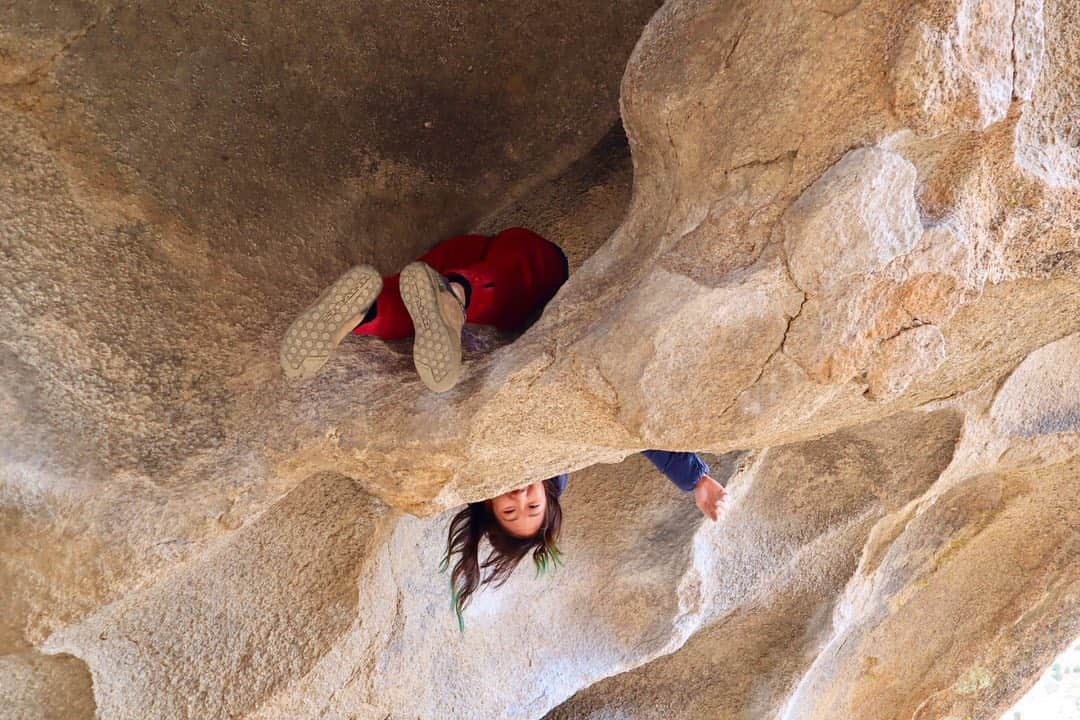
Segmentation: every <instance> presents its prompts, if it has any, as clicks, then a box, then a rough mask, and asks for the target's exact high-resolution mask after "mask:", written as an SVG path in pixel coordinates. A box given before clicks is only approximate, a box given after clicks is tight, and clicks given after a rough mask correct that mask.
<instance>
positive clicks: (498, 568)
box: [441, 478, 562, 630]
mask: <svg viewBox="0 0 1080 720" xmlns="http://www.w3.org/2000/svg"><path fill="white" fill-rule="evenodd" d="M544 494H545V495H547V510H545V511H544V522H543V523H542V524H541V525H540V529H539V530H537V531H536V533H535V534H533V535H532V536H530V537H527V538H519V537H514V536H513V535H511V534H510V533H508V532H507V531H506V530H505V529H504V528H503V526H502V525H500V524H499V521H498V519H497V518H496V517H495V514H494V513H493V512H492V511H491V507H490V506H489V505H488V503H487V501H486V500H481V501H480V502H474V503H469V504H468V505H467V506H466V507H465V509H464V510H462V511H461V512H459V513H458V514H457V515H455V516H454V519H453V520H451V521H450V529H449V531H448V532H447V534H446V555H445V556H444V557H443V560H442V568H441V569H442V570H446V568H447V567H448V566H449V564H450V557H451V556H452V555H453V554H454V553H458V554H459V555H460V556H459V557H458V561H457V562H456V563H454V570H453V572H451V573H450V606H451V608H453V610H454V612H455V613H457V619H458V627H459V628H461V630H464V629H465V621H464V620H463V618H462V614H461V613H462V611H463V610H464V609H465V606H466V605H468V604H469V600H470V599H472V596H473V593H475V592H476V591H477V589H479V587H480V586H481V585H485V584H487V583H491V582H493V583H495V587H501V586H502V584H503V583H505V582H506V581H507V580H508V579H509V578H510V574H511V573H512V572H513V571H514V568H515V567H517V564H518V563H519V562H520V561H521V558H523V557H525V555H526V554H528V552H529V551H530V550H532V556H533V562H534V563H535V564H536V573H537V575H540V574H542V573H544V572H546V571H547V570H548V569H549V568H551V567H554V566H555V565H558V564H559V563H561V562H562V556H561V554H560V552H559V546H558V539H559V531H560V530H561V529H562V508H561V507H560V506H559V491H558V486H557V485H556V484H555V478H548V479H547V480H545V481H544ZM485 536H486V537H487V539H488V543H489V544H490V545H491V552H490V553H488V556H487V558H486V559H485V560H484V561H483V563H481V562H480V557H479V555H480V540H481V539H482V538H484V537H485ZM484 571H487V573H486V575H485V574H484Z"/></svg>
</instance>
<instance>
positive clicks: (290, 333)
mask: <svg viewBox="0 0 1080 720" xmlns="http://www.w3.org/2000/svg"><path fill="white" fill-rule="evenodd" d="M381 290H382V277H380V276H379V273H378V271H377V270H376V269H375V268H373V267H371V266H370V265H357V266H356V267H353V268H350V269H349V270H348V271H346V273H345V274H344V275H342V276H341V277H340V278H338V279H337V281H336V282H335V283H334V284H333V285H331V286H330V287H329V288H327V289H326V290H325V291H324V292H323V294H322V295H320V296H319V299H318V300H316V301H315V303H314V304H312V305H311V306H310V307H308V308H307V309H306V310H304V312H302V313H300V317H298V318H296V320H294V321H293V324H292V325H290V326H289V329H288V330H286V331H285V339H284V340H283V341H282V342H281V368H282V369H283V370H284V371H285V376H286V377H288V378H292V379H299V380H306V379H307V378H310V377H312V376H313V375H315V373H317V372H318V371H319V369H320V368H321V367H322V366H323V365H325V364H326V361H327V360H329V359H330V355H331V353H333V352H334V348H336V347H337V346H338V344H339V343H340V342H341V340H342V338H344V337H345V336H346V335H348V334H349V331H350V330H352V329H353V328H354V327H356V326H357V324H359V323H360V321H361V320H363V319H364V315H365V314H367V311H368V310H369V309H370V308H371V304H372V303H373V302H375V298H377V297H378V296H379V292H380V291H381Z"/></svg>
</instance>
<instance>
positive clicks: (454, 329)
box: [281, 227, 727, 622]
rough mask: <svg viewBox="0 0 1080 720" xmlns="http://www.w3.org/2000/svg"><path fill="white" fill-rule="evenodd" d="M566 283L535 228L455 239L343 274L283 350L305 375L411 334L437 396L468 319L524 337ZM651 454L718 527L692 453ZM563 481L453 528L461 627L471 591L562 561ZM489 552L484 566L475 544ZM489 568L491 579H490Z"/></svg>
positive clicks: (469, 510) (290, 333) (496, 502)
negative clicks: (529, 560) (354, 342)
mask: <svg viewBox="0 0 1080 720" xmlns="http://www.w3.org/2000/svg"><path fill="white" fill-rule="evenodd" d="M568 276H569V265H568V263H567V259H566V255H565V254H564V253H563V251H562V249H561V248H560V247H559V246H558V245H556V244H555V243H553V242H550V241H548V240H546V239H544V238H542V237H540V236H539V235H537V234H536V233H534V232H532V231H531V230H526V229H525V228H521V227H513V228H508V229H506V230H503V231H502V232H500V233H499V234H498V235H496V236H494V237H488V236H486V235H458V236H456V237H452V238H450V239H449V240H445V241H443V242H442V243H440V244H438V245H436V246H435V247H434V248H432V249H431V250H429V251H428V252H427V253H425V254H424V255H422V256H421V257H420V259H419V260H418V261H416V262H414V263H410V264H409V265H408V266H406V267H405V269H404V270H402V271H401V273H400V275H391V276H389V277H385V278H382V277H380V276H379V273H378V271H376V270H375V268H373V267H371V266H370V265H358V266H356V267H353V268H351V269H350V270H348V271H347V272H346V273H345V274H344V275H342V276H341V277H340V278H338V280H337V281H336V282H334V284H333V285H331V286H330V287H329V288H328V289H327V290H326V291H325V292H323V294H322V295H321V296H319V299H318V300H316V301H315V303H314V304H312V305H311V306H310V307H308V308H307V309H306V310H304V312H303V313H301V314H300V316H299V317H298V318H297V319H296V320H295V321H294V322H293V323H292V325H290V326H289V329H288V330H287V331H286V333H285V339H284V341H283V342H282V345H281V366H282V368H283V369H284V371H285V374H286V376H288V377H290V378H300V379H305V378H309V377H311V376H312V375H314V374H315V373H316V372H317V371H318V370H319V369H320V368H321V367H322V366H323V365H324V364H325V363H326V361H327V360H328V359H329V358H330V354H331V353H332V352H333V351H334V348H336V347H337V346H338V344H339V343H340V342H341V341H342V340H343V339H344V338H345V336H346V335H348V334H349V332H350V331H351V332H353V333H355V334H357V335H374V336H376V337H379V338H381V339H383V340H396V339H399V338H404V337H408V336H410V335H413V334H415V340H414V341H413V364H414V365H415V366H416V371H417V373H419V375H420V379H421V380H422V381H423V382H424V384H425V385H426V386H427V387H428V388H430V389H431V390H434V391H435V392H444V391H446V390H449V389H450V388H452V387H454V385H456V384H457V382H458V380H459V379H460V377H461V329H462V327H463V326H464V324H465V323H466V322H469V323H476V324H480V325H494V326H495V327H496V328H498V329H500V330H504V331H514V330H520V329H522V327H523V326H525V325H527V324H528V323H529V321H530V320H532V319H533V318H535V317H536V316H537V315H538V314H539V312H540V311H542V310H543V308H544V306H545V305H546V304H547V302H548V301H549V300H550V299H551V298H552V297H554V296H555V293H556V292H557V291H558V289H559V287H560V286H561V285H562V284H563V283H564V282H566V279H567V277H568ZM644 454H645V456H646V457H648V458H649V460H651V461H652V462H653V464H654V465H656V467H657V468H659V469H660V471H661V472H663V473H664V474H665V475H667V477H668V479H670V480H671V481H672V482H673V483H675V485H676V486H678V487H679V488H680V489H682V490H684V491H686V492H693V493H694V500H695V501H696V503H697V505H698V507H699V508H700V509H701V511H702V512H703V513H705V515H706V516H708V517H709V518H710V519H712V520H714V521H715V520H717V519H719V517H720V515H721V514H722V513H723V510H724V500H725V499H726V497H727V493H726V491H725V490H724V488H723V486H722V485H720V483H718V482H716V481H715V480H714V479H713V478H711V477H709V474H708V473H709V467H708V466H707V465H706V464H705V463H704V462H702V460H701V459H700V458H699V457H698V456H697V455H695V454H694V453H687V452H667V451H664V450H646V451H645V453H644ZM566 481H567V478H566V475H559V476H557V477H554V478H548V479H547V480H542V481H538V482H534V483H532V484H530V485H527V486H525V487H523V488H518V489H517V490H513V491H511V492H508V493H503V494H502V495H499V496H498V497H494V498H491V499H489V500H484V501H481V502H475V503H470V504H469V505H468V506H467V507H465V509H463V510H462V511H461V512H459V513H458V514H457V515H456V516H454V519H453V520H452V521H451V523H450V529H449V533H448V537H447V548H446V555H445V557H444V559H443V562H444V565H448V564H449V562H450V558H451V556H452V555H454V554H458V555H459V557H458V561H457V562H456V563H455V565H454V569H453V572H452V573H451V587H452V589H453V599H454V609H455V610H456V612H457V615H458V620H459V622H460V621H461V612H462V610H463V609H464V607H465V605H466V604H467V603H468V602H469V599H470V598H471V597H472V596H473V594H474V593H475V592H476V590H477V589H478V588H479V587H480V586H481V585H483V584H485V583H490V582H495V583H496V587H498V586H499V585H501V584H502V583H503V582H505V581H506V579H507V578H509V576H510V573H511V572H512V571H513V570H514V568H515V567H516V566H517V564H518V562H519V561H520V560H521V559H522V558H523V557H525V555H526V554H528V553H529V552H530V551H531V552H532V556H533V561H534V562H535V563H536V566H537V568H538V569H539V570H541V571H542V570H544V569H546V568H547V567H548V566H549V565H550V564H551V563H553V562H558V558H559V550H558V544H557V543H558V538H559V530H560V528H561V525H562V509H561V508H560V507H559V496H560V495H561V494H562V491H563V489H564V488H565V487H566ZM485 537H486V538H487V540H488V543H489V545H490V546H491V551H490V553H489V554H488V556H487V558H485V560H484V561H483V562H482V563H481V562H480V559H479V545H480V540H481V539H483V538H485ZM485 571H488V572H487V574H486V575H485V574H484V573H485Z"/></svg>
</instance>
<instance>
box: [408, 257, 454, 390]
mask: <svg viewBox="0 0 1080 720" xmlns="http://www.w3.org/2000/svg"><path fill="white" fill-rule="evenodd" d="M399 288H400V290H401V299H402V301H404V303H405V308H406V309H407V310H408V311H409V315H410V316H411V317H412V321H413V329H414V332H415V339H414V340H413V364H414V365H415V366H416V372H417V373H418V374H419V375H420V379H421V380H422V381H423V382H424V385H426V386H427V387H428V388H429V389H431V390H434V391H435V392H444V391H446V390H449V389H450V388H452V387H454V385H456V384H457V382H458V380H459V379H460V378H461V332H460V331H459V330H456V329H455V328H454V327H453V326H452V325H451V324H450V323H448V322H447V321H446V319H445V318H444V317H443V315H442V313H441V312H440V310H439V293H440V292H450V288H449V287H448V286H447V285H446V280H444V279H443V277H442V276H441V275H439V273H438V272H436V271H435V270H434V269H433V268H431V267H430V266H429V265H427V264H426V263H422V262H414V263H410V264H409V265H408V266H406V267H405V269H404V270H402V271H401V275H400V284H399Z"/></svg>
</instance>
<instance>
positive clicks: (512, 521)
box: [488, 480, 547, 538]
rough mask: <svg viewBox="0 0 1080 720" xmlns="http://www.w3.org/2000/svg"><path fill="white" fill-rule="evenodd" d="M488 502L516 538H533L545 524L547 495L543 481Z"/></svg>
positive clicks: (496, 515)
mask: <svg viewBox="0 0 1080 720" xmlns="http://www.w3.org/2000/svg"><path fill="white" fill-rule="evenodd" d="M488 502H489V503H490V504H491V512H493V513H494V514H495V518H496V519H497V520H498V521H499V524H500V525H502V527H503V529H504V530H506V532H508V533H510V534H511V535H513V536H514V537H519V538H526V537H532V536H533V535H535V534H536V531H537V530H539V529H540V526H541V525H543V524H544V514H545V513H546V512H547V493H545V492H544V481H543V480H540V481H537V482H534V483H533V484H532V485H526V486H525V487H523V488H518V489H517V490H511V491H510V492H508V493H503V494H502V495H499V496H498V497H493V498H491V499H490V500H488Z"/></svg>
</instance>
